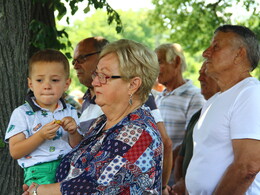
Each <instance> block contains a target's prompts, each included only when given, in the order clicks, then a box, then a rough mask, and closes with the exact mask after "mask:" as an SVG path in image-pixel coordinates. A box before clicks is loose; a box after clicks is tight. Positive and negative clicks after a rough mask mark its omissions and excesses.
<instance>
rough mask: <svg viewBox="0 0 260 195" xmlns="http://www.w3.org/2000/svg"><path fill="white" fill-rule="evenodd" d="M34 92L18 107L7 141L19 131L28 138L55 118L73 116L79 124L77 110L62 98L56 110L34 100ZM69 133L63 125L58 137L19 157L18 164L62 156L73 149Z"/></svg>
mask: <svg viewBox="0 0 260 195" xmlns="http://www.w3.org/2000/svg"><path fill="white" fill-rule="evenodd" d="M34 99H35V98H34V97H33V95H32V94H29V95H28V96H27V97H26V101H27V102H26V103H25V104H23V105H21V106H19V107H18V108H16V109H15V110H14V111H13V113H12V115H11V118H10V121H9V125H8V128H7V131H6V135H5V141H6V142H8V139H9V138H10V137H12V136H14V135H16V134H18V133H23V134H24V135H25V137H26V138H29V137H30V136H32V135H33V134H35V133H37V132H38V131H39V130H40V129H41V128H42V127H43V126H44V125H45V124H47V123H50V122H51V121H53V120H54V119H56V120H61V119H62V118H64V117H66V116H71V117H73V118H74V119H75V121H76V123H77V124H78V116H77V111H76V110H75V108H74V107H72V106H71V105H69V104H65V102H64V101H63V100H62V99H61V100H60V101H59V102H58V108H57V109H56V110H55V111H54V112H50V111H49V110H47V109H44V108H41V107H40V106H39V105H38V104H37V103H36V102H35V100H34ZM68 139H69V135H68V132H67V131H64V129H63V128H62V127H60V128H59V129H58V130H57V133H56V137H54V138H53V139H52V140H46V141H45V142H44V143H42V144H41V145H40V146H39V147H38V148H37V149H36V150H34V151H33V152H32V153H30V154H28V155H26V156H24V157H22V158H20V159H18V164H19V165H20V166H21V167H22V168H26V167H30V166H33V165H36V164H40V163H44V162H50V161H54V160H57V159H60V158H62V156H63V155H65V154H67V153H68V152H69V151H70V150H71V146H70V145H69V143H68Z"/></svg>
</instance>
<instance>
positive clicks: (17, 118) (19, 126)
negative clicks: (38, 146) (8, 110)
mask: <svg viewBox="0 0 260 195" xmlns="http://www.w3.org/2000/svg"><path fill="white" fill-rule="evenodd" d="M26 114H27V115H28V116H29V115H32V114H33V112H30V111H27V112H25V111H24V110H23V109H21V107H18V108H16V109H15V110H14V111H13V113H12V115H11V118H10V121H9V124H8V127H7V130H6V134H5V142H8V141H9V138H10V137H12V136H14V135H16V134H19V133H24V134H25V136H26V138H28V137H29V130H28V124H27V123H26V121H27V120H26Z"/></svg>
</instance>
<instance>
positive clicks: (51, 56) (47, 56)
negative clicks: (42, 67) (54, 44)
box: [29, 49, 70, 78]
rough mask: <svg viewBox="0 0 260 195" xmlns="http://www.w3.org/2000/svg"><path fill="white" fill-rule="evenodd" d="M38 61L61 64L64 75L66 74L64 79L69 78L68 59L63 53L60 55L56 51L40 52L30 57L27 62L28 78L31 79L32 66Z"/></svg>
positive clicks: (46, 50)
mask: <svg viewBox="0 0 260 195" xmlns="http://www.w3.org/2000/svg"><path fill="white" fill-rule="evenodd" d="M40 61H42V62H60V63H62V64H63V67H64V70H65V73H66V78H69V75H70V66H69V61H68V59H67V58H66V56H65V55H64V54H63V53H61V52H60V51H58V50H54V49H45V50H40V51H38V52H36V53H35V54H33V55H32V57H31V58H30V60H29V77H31V72H32V67H33V64H34V63H36V62H40Z"/></svg>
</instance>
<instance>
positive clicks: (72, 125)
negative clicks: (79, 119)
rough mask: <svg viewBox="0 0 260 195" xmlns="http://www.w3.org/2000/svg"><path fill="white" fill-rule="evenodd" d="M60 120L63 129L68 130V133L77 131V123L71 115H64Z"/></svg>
mask: <svg viewBox="0 0 260 195" xmlns="http://www.w3.org/2000/svg"><path fill="white" fill-rule="evenodd" d="M61 122H62V123H61V126H62V127H63V129H64V130H65V131H68V133H69V134H74V133H75V132H76V131H77V123H76V121H75V120H74V119H73V118H72V117H69V116H67V117H64V118H63V119H62V120H61Z"/></svg>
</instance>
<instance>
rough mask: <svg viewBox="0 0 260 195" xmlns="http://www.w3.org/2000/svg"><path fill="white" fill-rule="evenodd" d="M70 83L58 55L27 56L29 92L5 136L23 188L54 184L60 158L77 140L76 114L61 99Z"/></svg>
mask: <svg viewBox="0 0 260 195" xmlns="http://www.w3.org/2000/svg"><path fill="white" fill-rule="evenodd" d="M70 82H71V80H70V78H69V62H68V60H67V58H66V57H65V56H64V55H63V54H62V53H61V52H59V51H56V50H51V49H47V50H43V51H39V52H37V53H35V54H34V55H33V56H32V57H31V59H30V61H29V78H28V87H29V88H30V90H31V91H30V92H29V93H28V94H27V97H26V103H25V104H23V105H21V106H19V107H18V108H16V109H15V110H14V111H13V113H12V116H11V119H10V121H9V125H8V129H7V132H6V136H5V140H6V141H9V146H10V154H11V156H12V157H13V158H14V159H18V164H19V165H20V166H21V167H22V168H24V183H26V184H27V185H31V183H32V182H35V183H38V184H48V183H53V182H55V174H56V168H57V166H58V165H59V161H60V159H61V158H62V157H63V156H64V155H65V154H67V153H68V152H69V151H70V150H71V148H72V147H74V146H76V145H77V144H78V143H79V142H80V140H81V135H80V134H79V132H78V130H77V123H78V117H77V111H76V110H75V109H74V108H73V107H72V106H71V105H69V104H66V103H65V102H64V100H63V99H62V98H61V97H62V95H63V93H64V92H65V91H66V90H67V89H68V87H69V85H70Z"/></svg>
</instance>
